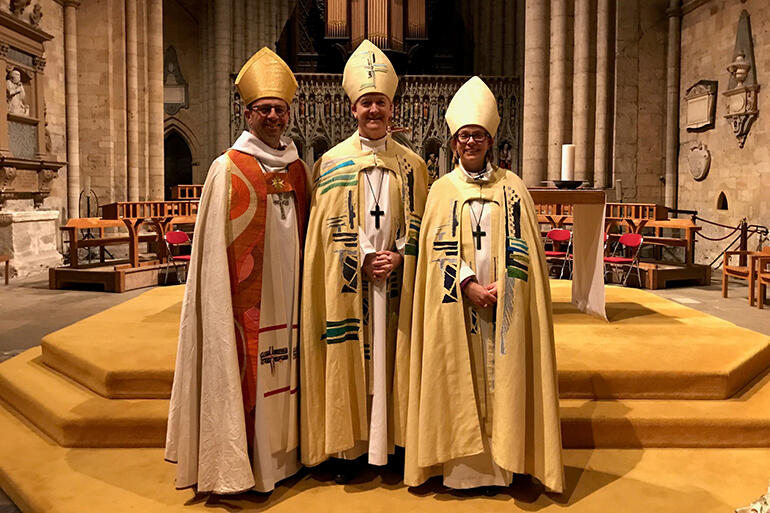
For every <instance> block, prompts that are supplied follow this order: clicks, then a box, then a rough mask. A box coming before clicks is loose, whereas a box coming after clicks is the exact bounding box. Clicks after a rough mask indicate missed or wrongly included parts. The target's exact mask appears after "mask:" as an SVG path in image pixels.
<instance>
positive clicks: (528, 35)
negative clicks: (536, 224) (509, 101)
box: [521, 0, 549, 186]
mask: <svg viewBox="0 0 770 513" xmlns="http://www.w3.org/2000/svg"><path fill="white" fill-rule="evenodd" d="M524 24H525V29H524V89H523V95H524V108H523V114H522V117H523V131H522V138H521V139H522V178H523V179H524V182H525V183H526V184H527V185H528V186H539V185H541V182H542V180H544V179H545V176H546V168H547V164H548V44H549V35H548V0H526V19H525V21H524Z"/></svg>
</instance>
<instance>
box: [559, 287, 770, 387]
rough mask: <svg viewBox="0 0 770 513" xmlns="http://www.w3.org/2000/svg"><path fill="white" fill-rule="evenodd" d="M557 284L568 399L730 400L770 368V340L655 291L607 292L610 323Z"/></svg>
mask: <svg viewBox="0 0 770 513" xmlns="http://www.w3.org/2000/svg"><path fill="white" fill-rule="evenodd" d="M570 287H571V282H569V281H565V280H552V281H551V291H552V295H553V308H554V330H555V334H556V359H557V364H558V368H559V393H560V396H561V397H570V398H604V399H613V398H614V399H619V398H638V399H641V398H648V399H664V398H670V399H725V398H728V397H731V396H732V395H733V394H735V393H736V392H737V391H738V390H740V389H741V388H743V387H744V386H746V385H747V384H748V383H749V382H750V381H751V380H752V379H753V378H755V377H756V376H757V375H759V374H760V373H761V372H762V371H764V370H765V369H767V368H768V367H769V366H770V337H768V336H766V335H763V334H761V333H757V332H754V331H751V330H747V329H745V328H740V327H738V326H735V325H734V324H732V323H731V322H728V321H725V320H723V319H719V318H718V317H714V316H713V315H709V314H706V313H703V312H700V311H698V310H695V309H692V308H689V307H686V306H683V305H681V304H679V303H676V302H674V301H671V300H668V299H665V298H662V297H660V296H656V295H655V294H652V293H651V292H647V291H644V290H639V289H631V288H625V287H617V286H607V287H606V288H605V290H606V296H607V301H606V303H607V316H608V318H609V321H610V322H609V323H608V322H605V321H603V320H600V319H597V318H594V317H590V316H588V315H585V314H583V313H581V312H579V311H578V310H577V308H575V306H573V305H572V304H571V303H570Z"/></svg>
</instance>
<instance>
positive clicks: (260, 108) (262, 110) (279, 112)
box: [249, 105, 289, 117]
mask: <svg viewBox="0 0 770 513" xmlns="http://www.w3.org/2000/svg"><path fill="white" fill-rule="evenodd" d="M249 110H254V111H257V112H259V114H260V115H262V116H269V115H270V112H272V111H275V115H276V116H278V117H281V116H283V115H284V114H286V113H287V112H289V109H287V108H286V107H284V106H283V105H256V106H254V107H249Z"/></svg>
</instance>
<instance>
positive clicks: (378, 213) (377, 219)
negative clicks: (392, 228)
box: [369, 203, 385, 230]
mask: <svg viewBox="0 0 770 513" xmlns="http://www.w3.org/2000/svg"><path fill="white" fill-rule="evenodd" d="M369 213H370V214H371V215H372V216H373V217H374V227H375V228H377V229H378V230H379V229H380V216H384V215H385V211H384V210H381V209H380V204H379V203H375V204H374V210H370V211H369Z"/></svg>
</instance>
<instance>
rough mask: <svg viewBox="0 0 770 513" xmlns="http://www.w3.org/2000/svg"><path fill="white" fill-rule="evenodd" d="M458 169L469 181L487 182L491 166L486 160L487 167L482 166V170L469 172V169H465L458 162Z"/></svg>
mask: <svg viewBox="0 0 770 513" xmlns="http://www.w3.org/2000/svg"><path fill="white" fill-rule="evenodd" d="M459 166H460V170H462V172H463V174H465V176H466V177H467V178H468V179H469V181H471V182H488V181H489V180H490V178H492V166H491V165H490V163H489V162H487V167H486V168H484V171H482V172H480V173H471V172H469V171H466V170H465V168H464V167H463V163H462V162H460V163H459Z"/></svg>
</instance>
